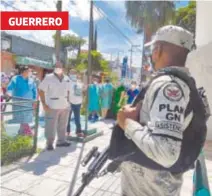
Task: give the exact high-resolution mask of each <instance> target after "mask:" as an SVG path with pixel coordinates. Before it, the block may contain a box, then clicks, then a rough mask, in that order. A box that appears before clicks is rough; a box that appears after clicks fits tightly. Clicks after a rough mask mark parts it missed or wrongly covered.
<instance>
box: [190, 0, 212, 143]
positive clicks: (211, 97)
mask: <svg viewBox="0 0 212 196" xmlns="http://www.w3.org/2000/svg"><path fill="white" fill-rule="evenodd" d="M196 14H197V15H196V45H197V50H195V51H193V52H191V53H190V54H189V56H188V59H187V66H188V67H189V69H190V72H191V74H192V76H194V78H195V79H196V83H197V86H198V87H200V86H203V87H204V88H205V89H206V95H207V96H208V101H209V105H210V108H211V112H212V1H197V10H196ZM207 140H212V117H211V118H210V119H209V121H208V135H207Z"/></svg>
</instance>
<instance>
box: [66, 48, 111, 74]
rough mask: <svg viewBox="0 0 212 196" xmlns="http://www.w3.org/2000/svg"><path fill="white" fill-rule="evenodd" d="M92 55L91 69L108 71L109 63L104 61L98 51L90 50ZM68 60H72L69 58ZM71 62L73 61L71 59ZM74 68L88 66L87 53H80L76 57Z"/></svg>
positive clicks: (80, 68)
mask: <svg viewBox="0 0 212 196" xmlns="http://www.w3.org/2000/svg"><path fill="white" fill-rule="evenodd" d="M91 55H92V60H93V62H92V66H91V70H92V71H103V72H109V71H110V68H109V63H108V61H106V60H105V59H104V58H103V56H102V54H101V53H100V52H97V51H95V50H93V51H92V52H91ZM69 61H72V60H70V59H69ZM72 62H73V61H72ZM74 63H75V68H76V70H77V71H83V70H86V69H87V68H88V53H81V54H80V55H79V56H78V58H77V59H76V60H75V62H74Z"/></svg>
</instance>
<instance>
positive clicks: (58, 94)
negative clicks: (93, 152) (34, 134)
mask: <svg viewBox="0 0 212 196" xmlns="http://www.w3.org/2000/svg"><path fill="white" fill-rule="evenodd" d="M69 85H70V80H69V79H68V77H67V76H65V75H64V72H63V66H62V64H61V63H59V62H58V63H57V64H56V66H55V69H54V73H51V74H47V75H46V77H45V78H44V80H43V81H42V82H41V83H40V85H39V95H40V100H41V103H42V105H43V109H44V111H45V118H46V120H45V137H46V140H47V142H46V145H47V150H53V149H54V147H53V144H54V140H55V134H56V132H57V144H56V146H57V147H68V146H70V143H69V142H68V141H66V127H67V124H68V117H69V102H68V99H69Z"/></svg>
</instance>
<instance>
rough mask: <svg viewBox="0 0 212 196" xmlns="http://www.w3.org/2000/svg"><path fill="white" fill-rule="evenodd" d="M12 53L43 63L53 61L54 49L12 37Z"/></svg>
mask: <svg viewBox="0 0 212 196" xmlns="http://www.w3.org/2000/svg"><path fill="white" fill-rule="evenodd" d="M11 50H12V52H13V53H15V54H16V55H20V56H26V57H32V58H35V59H38V60H43V61H49V62H51V61H52V55H53V53H54V48H53V47H49V46H45V45H42V44H39V43H36V42H33V41H30V40H26V39H23V38H21V37H18V36H12V49H11Z"/></svg>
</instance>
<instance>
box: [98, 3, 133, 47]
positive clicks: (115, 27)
mask: <svg viewBox="0 0 212 196" xmlns="http://www.w3.org/2000/svg"><path fill="white" fill-rule="evenodd" d="M94 7H95V8H96V10H97V11H98V12H99V13H100V14H101V15H102V16H103V17H104V18H105V19H106V20H107V22H108V23H109V24H110V26H112V27H113V28H114V29H116V31H117V32H119V34H120V35H122V37H124V38H125V39H126V40H127V42H128V43H130V45H133V43H132V41H131V40H130V39H129V38H128V37H127V36H126V35H125V34H124V33H123V32H122V31H121V30H120V29H119V28H118V27H117V26H116V25H115V24H114V23H113V22H112V21H111V20H110V19H109V18H108V16H107V15H106V14H105V13H104V11H103V10H102V9H100V8H99V7H98V6H97V5H96V4H95V3H94Z"/></svg>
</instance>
